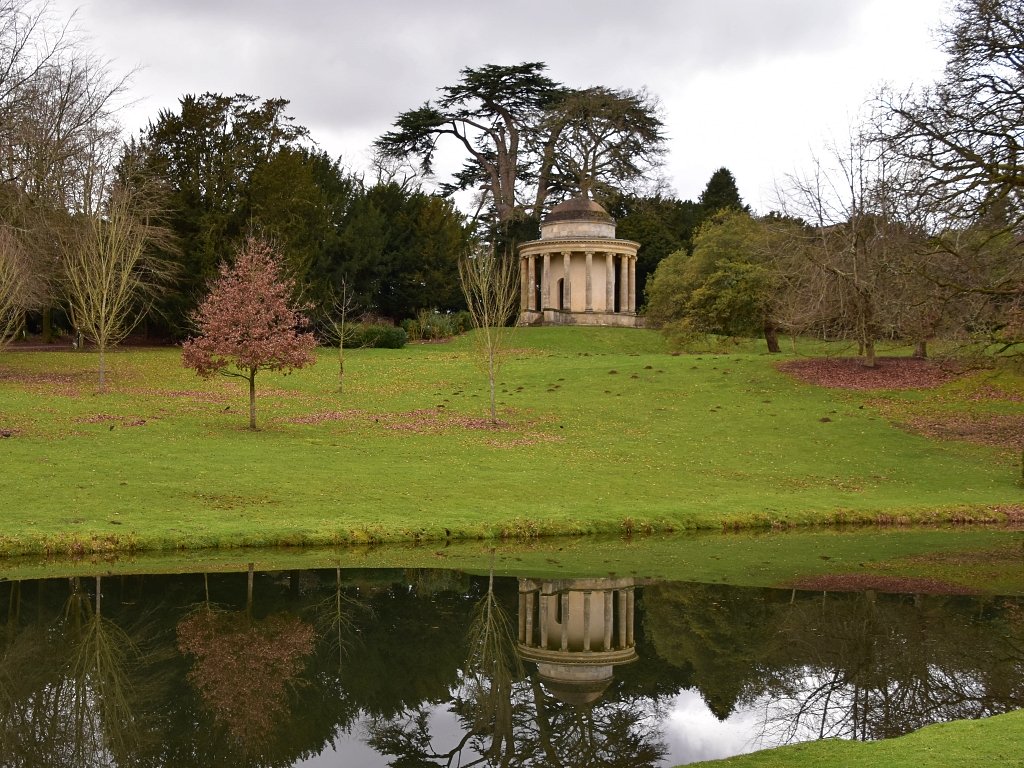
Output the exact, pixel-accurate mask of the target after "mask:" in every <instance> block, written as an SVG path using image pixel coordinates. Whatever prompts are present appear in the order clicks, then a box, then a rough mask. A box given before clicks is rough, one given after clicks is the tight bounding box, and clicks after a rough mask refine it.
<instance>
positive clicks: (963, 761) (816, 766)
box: [691, 711, 1024, 768]
mask: <svg viewBox="0 0 1024 768" xmlns="http://www.w3.org/2000/svg"><path fill="white" fill-rule="evenodd" d="M691 766H693V768H697V766H703V767H704V768H725V766H729V767H730V768H833V767H834V766H843V768H976V767H977V768H980V767H981V766H999V767H1000V768H1021V766H1024V711H1018V712H1011V713H1010V714H1007V715H1000V716H998V717H990V718H988V719H985V720H966V721H965V720H961V721H957V722H952V723H940V724H938V725H931V726H928V727H927V728H922V729H921V730H919V731H916V732H914V733H911V734H908V735H907V736H903V737H901V738H898V739H887V740H885V741H878V742H872V743H867V744H865V743H861V742H850V741H837V740H829V741H818V742H813V743H810V744H796V745H793V746H789V747H782V748H779V749H768V750H764V751H761V752H754V753H753V754H750V755H743V756H741V757H732V758H728V759H726V760H714V761H710V762H704V763H691Z"/></svg>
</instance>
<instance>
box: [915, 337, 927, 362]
mask: <svg viewBox="0 0 1024 768" xmlns="http://www.w3.org/2000/svg"><path fill="white" fill-rule="evenodd" d="M914 357H916V358H918V359H919V360H924V359H925V358H926V357H928V342H927V341H925V340H924V339H922V340H921V341H919V342H917V344H915V345H914Z"/></svg>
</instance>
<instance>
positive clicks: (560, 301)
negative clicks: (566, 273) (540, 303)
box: [555, 277, 566, 310]
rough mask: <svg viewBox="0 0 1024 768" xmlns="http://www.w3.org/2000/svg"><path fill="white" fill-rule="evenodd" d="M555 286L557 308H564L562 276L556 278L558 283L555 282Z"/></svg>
mask: <svg viewBox="0 0 1024 768" xmlns="http://www.w3.org/2000/svg"><path fill="white" fill-rule="evenodd" d="M555 288H556V290H557V292H558V309H559V310H564V309H565V308H566V307H565V278H564V277H560V278H558V283H556V285H555Z"/></svg>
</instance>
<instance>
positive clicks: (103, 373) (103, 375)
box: [98, 344, 107, 392]
mask: <svg viewBox="0 0 1024 768" xmlns="http://www.w3.org/2000/svg"><path fill="white" fill-rule="evenodd" d="M98 346H99V348H100V392H106V391H107V358H106V352H107V349H106V345H105V344H99V345H98Z"/></svg>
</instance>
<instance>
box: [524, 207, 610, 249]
mask: <svg viewBox="0 0 1024 768" xmlns="http://www.w3.org/2000/svg"><path fill="white" fill-rule="evenodd" d="M557 238H574V239H579V238H602V239H603V238H609V239H614V238H615V219H613V218H612V217H611V216H609V215H608V212H607V211H606V210H605V209H604V208H602V207H601V205H600V204H599V203H596V202H594V201H593V200H591V199H590V198H588V197H574V198H571V199H569V200H565V201H564V202H561V203H559V204H558V205H556V206H555V207H554V208H552V209H551V211H550V212H548V215H547V216H545V217H544V221H543V222H541V225H540V239H541V240H552V239H557Z"/></svg>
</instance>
